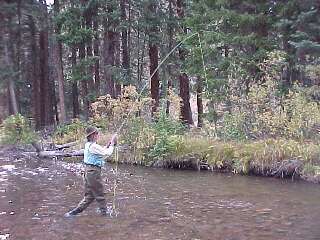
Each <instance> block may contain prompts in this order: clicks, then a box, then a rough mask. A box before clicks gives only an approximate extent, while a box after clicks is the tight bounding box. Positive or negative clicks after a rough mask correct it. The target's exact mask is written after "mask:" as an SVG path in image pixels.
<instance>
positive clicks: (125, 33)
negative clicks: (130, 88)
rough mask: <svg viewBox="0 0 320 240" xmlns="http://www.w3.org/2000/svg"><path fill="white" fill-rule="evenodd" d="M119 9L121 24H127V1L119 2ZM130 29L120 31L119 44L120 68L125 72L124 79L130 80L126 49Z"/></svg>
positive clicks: (127, 50)
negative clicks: (120, 43)
mask: <svg viewBox="0 0 320 240" xmlns="http://www.w3.org/2000/svg"><path fill="white" fill-rule="evenodd" d="M120 9H121V20H122V22H123V23H127V22H128V19H127V13H126V12H127V10H126V9H127V0H121V1H120ZM129 31H130V29H127V28H126V27H124V28H123V29H122V31H121V42H122V67H123V69H124V70H125V72H126V78H127V79H128V80H129V79H130V73H129V71H130V59H129V49H128V32H129Z"/></svg>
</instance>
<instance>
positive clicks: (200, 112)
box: [197, 76, 203, 128]
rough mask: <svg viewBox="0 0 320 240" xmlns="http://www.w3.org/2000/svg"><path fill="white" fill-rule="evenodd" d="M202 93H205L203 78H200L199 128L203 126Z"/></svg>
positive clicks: (198, 96)
mask: <svg viewBox="0 0 320 240" xmlns="http://www.w3.org/2000/svg"><path fill="white" fill-rule="evenodd" d="M202 91H203V82H202V78H201V77H200V76H198V79H197V108H198V127H199V128H201V127H202V126H203V104H202Z"/></svg>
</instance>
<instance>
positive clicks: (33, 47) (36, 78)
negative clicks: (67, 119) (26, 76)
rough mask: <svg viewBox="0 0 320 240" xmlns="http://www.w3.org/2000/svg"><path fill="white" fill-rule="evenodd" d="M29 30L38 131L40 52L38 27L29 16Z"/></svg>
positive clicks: (33, 98) (39, 122)
mask: <svg viewBox="0 0 320 240" xmlns="http://www.w3.org/2000/svg"><path fill="white" fill-rule="evenodd" d="M29 28H30V38H31V67H32V70H31V71H32V74H31V77H32V106H33V119H34V121H35V128H36V129H37V130H39V129H40V127H41V119H40V105H41V104H40V83H39V70H40V69H39V65H40V61H39V58H38V57H37V56H38V55H39V51H38V48H37V39H36V25H35V22H34V20H33V17H32V16H29Z"/></svg>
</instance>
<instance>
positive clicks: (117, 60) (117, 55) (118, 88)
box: [115, 33, 121, 97]
mask: <svg viewBox="0 0 320 240" xmlns="http://www.w3.org/2000/svg"><path fill="white" fill-rule="evenodd" d="M115 47H116V53H115V66H116V67H117V68H120V67H121V66H120V65H121V64H120V62H121V61H120V51H121V49H120V48H121V47H120V33H116V43H115ZM120 95H121V83H120V82H119V80H117V81H115V96H116V97H118V96H120Z"/></svg>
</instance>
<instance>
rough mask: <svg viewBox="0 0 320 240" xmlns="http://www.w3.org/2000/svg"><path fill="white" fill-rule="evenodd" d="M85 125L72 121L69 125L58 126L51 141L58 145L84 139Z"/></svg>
mask: <svg viewBox="0 0 320 240" xmlns="http://www.w3.org/2000/svg"><path fill="white" fill-rule="evenodd" d="M87 126H88V124H87V123H85V122H82V121H80V120H79V119H73V120H72V121H71V123H68V124H63V125H59V126H58V127H57V129H56V130H55V132H54V134H53V140H54V141H55V142H56V143H58V144H63V143H67V142H74V141H78V140H81V139H84V136H85V129H86V127H87Z"/></svg>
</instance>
